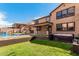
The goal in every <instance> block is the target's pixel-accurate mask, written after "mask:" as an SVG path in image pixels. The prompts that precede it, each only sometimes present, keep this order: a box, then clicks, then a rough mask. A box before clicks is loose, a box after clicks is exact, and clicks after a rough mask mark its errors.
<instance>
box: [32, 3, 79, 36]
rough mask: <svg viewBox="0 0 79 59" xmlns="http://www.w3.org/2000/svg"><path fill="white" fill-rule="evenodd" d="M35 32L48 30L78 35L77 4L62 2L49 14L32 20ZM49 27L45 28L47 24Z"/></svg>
mask: <svg viewBox="0 0 79 59" xmlns="http://www.w3.org/2000/svg"><path fill="white" fill-rule="evenodd" d="M34 22H35V24H34V26H35V28H36V30H35V31H37V34H47V33H48V32H50V33H52V34H54V33H61V34H62V33H65V34H75V35H79V4H77V3H62V4H60V5H59V6H58V7H56V8H55V9H54V10H53V11H52V12H50V13H49V16H45V17H41V18H39V19H36V20H34ZM48 25H50V26H49V28H50V29H48V30H47V26H48Z"/></svg>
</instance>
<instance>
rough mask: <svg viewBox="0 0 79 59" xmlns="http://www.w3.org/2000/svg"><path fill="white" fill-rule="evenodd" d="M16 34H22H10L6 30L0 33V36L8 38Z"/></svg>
mask: <svg viewBox="0 0 79 59" xmlns="http://www.w3.org/2000/svg"><path fill="white" fill-rule="evenodd" d="M15 36H21V34H12V35H10V34H8V33H6V32H2V33H0V38H8V37H15Z"/></svg>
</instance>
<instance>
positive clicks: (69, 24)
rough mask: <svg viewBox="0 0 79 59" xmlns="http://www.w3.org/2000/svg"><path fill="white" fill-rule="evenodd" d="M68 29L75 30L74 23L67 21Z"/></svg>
mask: <svg viewBox="0 0 79 59" xmlns="http://www.w3.org/2000/svg"><path fill="white" fill-rule="evenodd" d="M68 30H69V31H74V30H75V24H74V23H68Z"/></svg>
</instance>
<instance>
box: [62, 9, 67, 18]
mask: <svg viewBox="0 0 79 59" xmlns="http://www.w3.org/2000/svg"><path fill="white" fill-rule="evenodd" d="M66 16H67V9H65V10H63V11H62V17H66Z"/></svg>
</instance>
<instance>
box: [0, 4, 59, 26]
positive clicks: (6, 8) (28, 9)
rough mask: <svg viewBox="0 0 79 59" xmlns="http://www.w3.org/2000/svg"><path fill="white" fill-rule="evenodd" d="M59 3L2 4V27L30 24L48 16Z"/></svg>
mask: <svg viewBox="0 0 79 59" xmlns="http://www.w3.org/2000/svg"><path fill="white" fill-rule="evenodd" d="M58 5H59V4H58V3H0V27H5V26H6V27H7V26H11V25H12V24H13V23H29V22H31V21H32V20H35V19H37V18H40V17H43V16H47V15H49V13H50V12H51V11H52V10H54V9H55V8H56V7H57V6H58Z"/></svg>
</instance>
